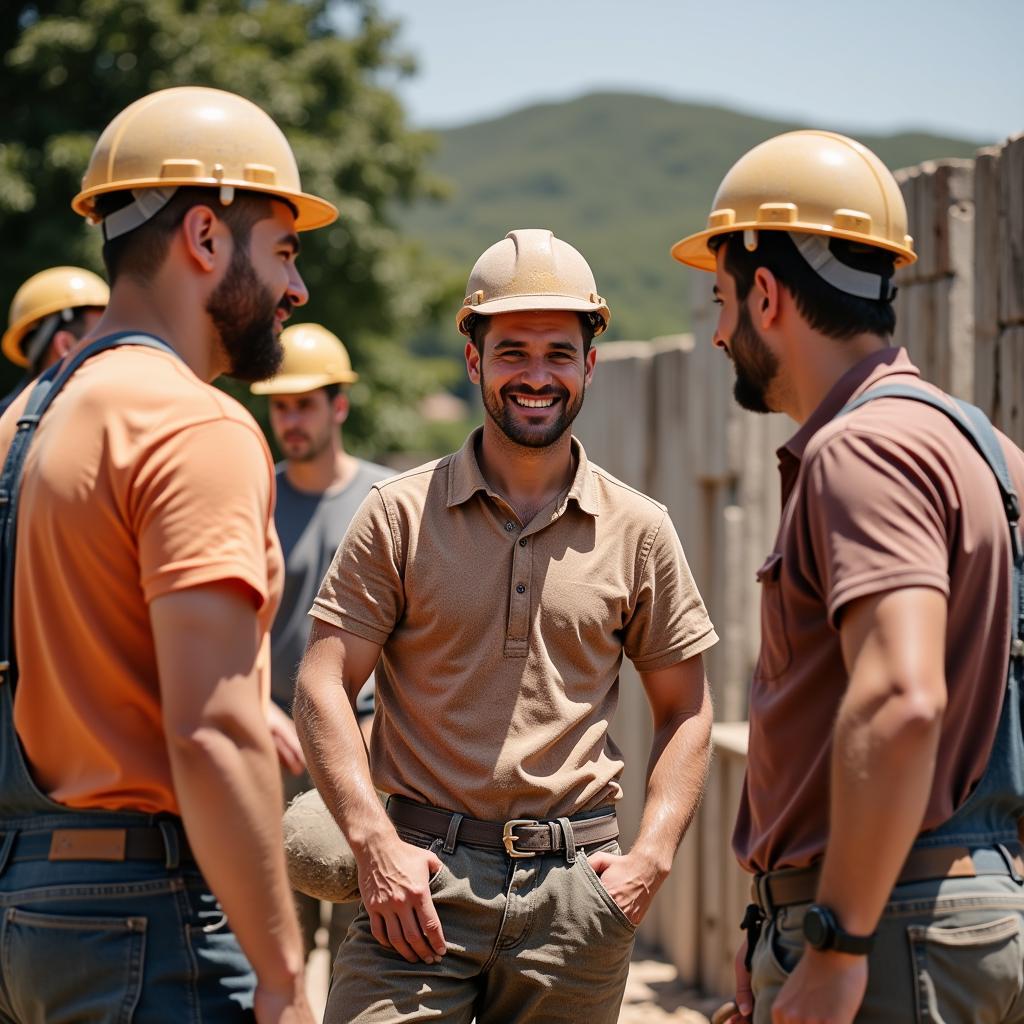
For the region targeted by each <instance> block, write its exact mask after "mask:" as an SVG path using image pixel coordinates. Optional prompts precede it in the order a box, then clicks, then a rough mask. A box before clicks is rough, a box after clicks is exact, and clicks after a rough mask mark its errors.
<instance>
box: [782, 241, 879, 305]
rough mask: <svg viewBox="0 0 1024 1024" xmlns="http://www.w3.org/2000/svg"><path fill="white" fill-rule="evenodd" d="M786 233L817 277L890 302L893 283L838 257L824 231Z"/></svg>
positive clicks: (853, 292)
mask: <svg viewBox="0 0 1024 1024" xmlns="http://www.w3.org/2000/svg"><path fill="white" fill-rule="evenodd" d="M789 237H790V238H792V239H793V244H794V245H795V246H796V247H797V250H798V251H799V253H800V255H801V256H803V258H804V259H805V260H806V261H807V263H808V265H809V266H810V268H811V270H813V271H814V272H815V273H816V274H817V275H818V277H820V278H821V279H822V280H824V281H827V282H828V283H829V284H830V285H832V287H833V288H838V289H839V291H841V292H846V294H847V295H856V296H857V297H858V298H860V299H872V300H873V301H875V302H891V301H892V300H893V299H894V298H895V296H896V286H895V285H894V284H893V283H892V278H891V277H889V276H888V275H886V274H872V273H869V272H868V271H866V270H858V269H857V268H856V267H851V266H850V265H849V264H848V263H843V261H842V260H840V259H838V258H837V257H836V256H835V254H834V253H833V252H832V250H831V248H830V247H829V239H828V237H827V236H826V235H804V234H800V233H798V232H796V231H790V232H789Z"/></svg>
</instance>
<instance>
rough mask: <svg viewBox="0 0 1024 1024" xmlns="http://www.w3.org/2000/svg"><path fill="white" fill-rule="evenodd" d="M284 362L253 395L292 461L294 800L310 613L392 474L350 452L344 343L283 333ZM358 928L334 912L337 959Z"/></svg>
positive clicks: (286, 653)
mask: <svg viewBox="0 0 1024 1024" xmlns="http://www.w3.org/2000/svg"><path fill="white" fill-rule="evenodd" d="M281 346H282V348H283V349H284V359H283V360H282V362H281V367H280V369H279V370H278V372H277V374H276V375H275V376H274V377H272V378H271V379H270V380H266V381H259V382H257V383H255V384H253V385H252V386H251V390H252V392H253V394H255V395H267V396H268V399H269V412H270V428H271V430H272V431H273V433H274V439H275V440H276V441H277V445H278V447H279V448H280V449H281V452H282V454H283V455H284V460H283V461H282V462H280V463H278V465H277V467H276V471H275V476H276V481H277V504H276V505H275V507H274V524H275V526H276V527H277V535H278V537H279V538H280V540H281V547H282V549H283V552H284V593H283V595H282V598H281V606H280V608H278V611H277V616H276V617H275V619H274V625H273V628H272V630H271V634H270V658H271V661H270V664H271V672H270V678H271V682H270V696H271V699H272V700H273V701H274V707H275V708H276V709H278V710H279V711H280V712H281V714H280V716H277V715H275V716H274V717H275V719H276V723H275V725H276V727H275V728H274V729H273V733H274V735H275V737H280V738H279V739H278V747H279V750H278V752H279V755H280V756H281V758H282V762H283V764H284V767H285V768H286V771H285V774H284V776H283V783H284V795H285V799H286V800H290V799H291V798H292V797H294V796H297V795H298V794H299V793H303V792H305V791H306V790H308V789H312V786H313V784H312V782H311V781H310V778H309V775H308V774H307V773H306V771H305V765H306V762H305V759H304V758H303V756H302V748H301V747H300V746H299V742H298V737H297V736H296V734H295V726H294V725H293V724H292V720H291V710H292V700H293V698H294V694H295V673H296V670H297V669H298V667H299V662H300V661H301V660H302V653H303V651H305V649H306V641H307V639H308V638H309V626H310V619H309V615H308V612H309V607H310V605H311V604H312V603H313V599H314V598H315V597H316V595H317V591H318V590H319V589H320V581H321V580H322V579H323V578H324V574H325V573H326V572H327V569H328V568H329V567H330V564H331V559H332V558H334V553H335V551H337V549H338V545H339V544H340V543H341V538H342V537H343V536H344V535H345V530H347V529H348V524H349V522H350V521H351V519H352V516H353V515H354V514H355V511H356V509H357V508H359V506H360V505H361V504H362V502H363V499H364V498H365V497H366V496H367V494H369V492H370V488H371V486H372V485H373V484H375V483H376V482H377V481H378V480H383V479H384V478H385V477H388V476H391V475H392V472H391V470H389V469H386V468H385V467H384V466H377V465H375V464H374V463H372V462H366V461H365V460H363V459H357V458H356V457H355V456H353V455H349V454H348V452H346V451H345V445H344V441H343V439H342V424H344V422H345V420H346V419H347V418H348V412H349V401H348V390H347V389H348V387H349V385H351V384H354V383H355V382H356V381H357V380H358V379H359V374H357V373H354V372H353V370H352V363H351V361H350V360H349V356H348V352H347V350H346V349H345V346H344V345H343V344H342V343H341V340H340V339H339V338H337V337H336V336H335V335H334V334H332V333H331V332H330V331H328V330H327V328H325V327H321V326H320V325H319V324H296V325H295V326H293V327H287V328H285V330H284V331H283V332H282V333H281ZM364 691H366V692H363V693H361V694H360V698H359V701H357V703H356V714H357V717H358V718H359V723H360V728H361V730H362V731H363V734H364V737H365V738H366V739H367V741H368V740H369V732H368V727H369V724H370V722H371V721H372V719H373V685H372V679H371V681H370V682H369V683H368V685H367V687H364ZM295 899H296V907H297V908H298V912H299V923H300V925H301V926H302V933H303V939H304V941H305V945H306V951H307V953H308V952H309V951H310V950H311V949H313V947H314V945H315V935H316V931H317V929H318V928H319V927H320V909H321V908H320V901H319V900H314V899H312V898H310V897H309V896H304V895H303V894H301V893H296V894H295ZM351 919H352V908H351V906H349V905H343V904H335V905H334V906H333V907H332V908H331V923H330V929H329V939H328V948H329V949H330V950H331V951H332V957H333V954H334V953H336V952H337V949H338V946H339V945H340V944H341V940H342V938H344V935H345V931H346V930H347V929H348V926H349V924H350V923H351Z"/></svg>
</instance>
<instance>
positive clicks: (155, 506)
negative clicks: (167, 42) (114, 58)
mask: <svg viewBox="0 0 1024 1024" xmlns="http://www.w3.org/2000/svg"><path fill="white" fill-rule="evenodd" d="M226 138H230V139H231V146H230V147H226V146H225V143H224V140H225V139H226ZM74 206H75V209H76V210H78V211H79V212H81V213H83V214H86V215H88V216H89V217H90V218H91V219H93V220H97V221H100V222H101V223H102V225H103V231H104V239H105V244H104V250H103V255H104V261H105V263H106V265H107V270H108V273H109V277H110V280H111V284H112V292H111V298H110V303H109V306H108V308H107V310H106V312H105V313H104V315H103V317H102V319H101V321H100V323H99V324H98V325H97V327H96V329H95V330H94V331H93V333H92V335H91V336H89V337H87V338H86V339H85V347H84V350H83V351H80V352H79V353H78V354H77V355H76V356H75V357H74V361H73V362H72V363H71V365H70V366H69V364H68V362H67V361H65V363H64V364H61V367H60V374H61V376H60V377H58V378H57V382H56V383H54V384H53V389H54V393H56V392H58V391H59V395H58V397H57V398H56V400H55V401H53V403H52V405H51V406H46V405H45V404H44V405H42V407H41V412H42V413H43V414H44V415H42V418H41V419H40V421H39V425H38V428H37V429H36V430H35V434H34V436H32V430H33V427H32V422H33V421H32V417H31V416H25V415H24V413H25V412H26V411H27V412H28V413H32V412H33V411H34V409H36V408H37V407H39V401H40V396H41V395H42V394H43V391H42V390H40V391H39V392H38V395H35V394H34V395H33V397H31V398H27V399H26V400H24V401H19V402H18V403H17V404H16V406H15V407H14V408H12V409H11V410H10V411H9V413H8V414H7V415H6V416H4V417H3V419H2V420H0V450H3V451H8V449H10V453H11V454H9V455H8V465H7V466H6V467H5V471H4V478H3V484H2V487H3V488H4V489H7V490H8V493H11V494H13V496H14V499H15V502H16V508H17V515H18V520H19V521H18V524H17V526H18V528H17V534H16V545H15V546H14V549H13V550H12V547H11V546H10V545H8V546H6V547H5V548H4V549H3V552H0V557H3V558H4V561H5V564H6V566H7V567H9V566H10V564H11V558H12V556H14V555H16V564H15V572H14V578H13V627H14V631H13V645H12V644H11V643H10V640H9V637H8V635H7V629H6V627H7V626H8V625H9V624H10V620H9V619H7V620H5V621H4V626H5V629H4V632H3V633H2V634H0V639H2V640H3V641H4V650H3V651H2V652H0V658H2V659H4V664H3V665H2V666H0V668H2V669H3V671H4V675H3V682H4V683H6V684H7V685H4V686H0V730H2V732H3V734H4V735H3V737H2V748H3V749H2V753H0V834H2V842H0V901H2V903H3V905H4V907H5V908H6V909H5V922H6V927H8V928H11V929H14V930H15V931H17V932H18V936H17V941H14V942H5V944H4V950H5V952H4V954H3V962H2V966H0V972H2V976H3V978H4V984H3V986H2V987H0V1017H3V1019H5V1020H16V1021H23V1020H28V1019H31V1020H39V1019H47V1020H52V1019H62V1020H71V1019H76V1020H77V1019H82V1018H84V1017H85V1016H86V1015H87V1011H88V1014H89V1015H90V1016H91V1015H93V1014H95V1013H96V1012H97V1008H98V1007H102V1008H103V1012H102V1016H103V1017H104V1019H107V1018H108V1017H109V1018H110V1019H113V1017H114V1016H118V1019H121V1017H124V1019H127V1018H128V1017H131V1019H132V1020H136V1021H138V1020H147V1021H148V1020H171V1019H173V1020H179V1019H184V1018H185V1017H186V1016H187V1017H189V1018H190V1019H191V1018H192V1017H198V1016H202V1017H203V1019H210V1020H217V1021H228V1020H252V1019H253V1015H254V1013H255V1019H256V1020H258V1021H260V1022H261V1024H262V1022H277V1021H281V1022H295V1024H312V1015H311V1013H310V1010H309V1007H308V1005H307V1003H306V999H305V995H304V984H303V950H302V940H301V937H300V934H299V929H298V925H297V921H296V917H295V911H294V908H293V906H292V901H291V893H290V890H289V886H288V882H287V877H286V873H285V866H284V858H283V855H282V853H283V851H282V841H281V832H280V805H281V794H280V777H279V774H278V770H277V764H276V757H275V749H274V743H273V740H272V738H271V735H270V732H269V730H268V728H267V723H266V707H267V701H268V692H269V691H268V687H269V673H268V668H269V660H268V657H267V653H268V644H267V636H268V631H269V627H270V623H271V620H272V618H273V614H274V611H275V609H276V607H277V603H278V600H279V597H280V590H281V573H282V562H281V553H280V546H279V544H278V540H277V535H276V533H275V531H274V525H273V505H274V482H273V465H272V462H271V459H270V454H269V452H268V450H267V446H266V443H265V441H264V439H263V437H262V435H261V433H260V431H259V429H258V427H257V425H256V423H255V422H254V421H253V419H252V417H251V416H250V415H249V414H248V413H247V412H246V411H245V410H244V409H243V408H242V407H241V406H240V405H239V404H238V403H237V402H235V401H234V400H232V399H231V398H229V397H227V396H226V395H224V394H223V393H222V392H220V391H218V390H216V389H215V388H213V387H211V386H210V383H209V382H210V381H211V380H213V378H214V377H216V376H218V375H219V374H221V373H228V374H231V375H233V376H236V377H240V378H242V379H245V380H256V379H260V378H263V377H266V376H270V375H271V374H273V372H274V371H275V370H276V368H277V364H278V362H279V360H280V344H279V342H278V334H279V333H280V330H281V325H282V323H283V322H284V320H285V319H286V318H287V316H288V314H289V312H290V310H291V308H292V307H293V306H296V305H301V304H302V303H304V302H305V301H306V299H307V292H306V289H305V286H304V284H303V283H302V279H301V278H300V276H299V274H298V272H297V270H296V267H295V256H296V254H297V252H298V248H299V242H298V236H297V234H296V233H297V232H298V231H302V230H305V229H309V228H314V227H318V226H320V225H322V224H325V223H329V222H330V221H331V220H333V219H334V217H335V216H336V211H335V210H334V208H333V207H332V206H331V205H330V204H329V203H327V202H326V201H324V200H321V199H317V198H315V197H313V196H308V195H306V194H304V193H303V192H302V191H301V188H300V186H299V179H298V172H297V170H296V167H295V162H294V158H293V156H292V154H291V150H290V148H289V147H288V143H287V141H286V140H285V138H284V136H283V135H282V134H281V132H280V130H279V129H278V128H277V126H276V125H275V124H274V123H273V122H272V121H271V120H270V118H269V117H267V115H266V114H264V113H263V111H261V110H260V109H259V108H257V107H255V106H254V105H253V104H251V103H249V102H248V101H247V100H243V99H242V98H241V97H238V96H234V95H232V94H230V93H223V92H219V91H216V90H212V89H196V88H185V89H168V90H165V91H163V92H158V93H155V94H153V95H151V96H147V97H145V98H144V99H142V100H139V101H138V102H136V103H135V104H132V105H131V106H130V107H128V108H127V109H126V110H125V111H123V112H122V113H121V114H120V115H119V116H118V117H117V118H116V119H115V120H114V121H113V122H112V123H111V125H110V126H109V127H108V128H107V130H106V131H105V132H104V133H103V135H102V136H101V137H100V139H99V142H98V143H97V145H96V149H95V151H94V153H93V157H92V160H91V162H90V165H89V168H88V170H87V171H86V175H85V178H84V181H83V190H82V192H81V193H80V194H79V195H78V197H77V198H76V199H75V202H74ZM86 354H88V358H85V356H86ZM80 359H81V360H83V361H82V362H81V363H80V364H79V363H77V361H78V360H80ZM76 365H78V368H77V369H73V367H74V366H76ZM52 377H53V372H51V373H50V374H48V375H47V376H46V377H44V383H43V385H42V388H45V387H46V381H47V380H51V379H52ZM64 378H66V381H65V379H64ZM61 384H64V386H63V388H61ZM26 407H27V408H26ZM16 428H17V435H18V436H17V437H16V438H15V437H14V435H15V433H16ZM25 435H27V436H28V439H29V441H30V444H31V447H28V448H27V455H26V456H25V457H24V463H23V468H22V472H21V475H20V495H19V493H18V491H17V486H18V481H19V477H18V474H17V473H16V472H14V470H13V469H12V467H14V466H15V461H14V458H15V456H16V455H20V454H21V453H22V452H23V451H24V450H25V445H24V437H25ZM12 438H14V440H13V442H12ZM8 532H12V531H10V528H8ZM8 593H9V592H8ZM4 603H6V604H7V605H8V607H10V604H11V602H10V600H9V598H8V600H7V601H6V602H4ZM7 661H9V662H10V665H9V666H8V664H7V663H6V662H7ZM15 734H16V740H15ZM218 901H219V906H218ZM70 943H73V950H74V955H73V957H71V958H68V957H67V955H66V952H62V950H64V951H66V950H67V948H69V944H70ZM56 956H60V957H61V969H60V970H59V971H54V970H53V969H52V966H51V965H52V964H53V963H54V959H55V957H56ZM250 964H251V966H250Z"/></svg>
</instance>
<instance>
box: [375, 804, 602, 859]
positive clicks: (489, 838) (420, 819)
mask: <svg viewBox="0 0 1024 1024" xmlns="http://www.w3.org/2000/svg"><path fill="white" fill-rule="evenodd" d="M388 817H389V818H390V819H391V820H392V821H393V822H394V823H395V824H396V825H400V826H402V827H404V828H411V829H416V830H417V831H418V832H426V833H427V834H428V835H432V836H435V837H436V838H438V839H444V840H445V841H446V845H447V846H450V847H451V848H452V849H454V847H455V843H456V842H459V843H466V844H467V845H468V846H482V847H484V848H485V849H489V850H504V851H505V852H506V853H507V854H508V855H509V857H511V858H513V859H515V860H518V859H519V858H522V857H536V856H537V854H539V853H558V852H559V851H562V850H565V849H566V843H565V835H564V833H563V830H562V824H561V822H560V821H558V820H557V819H556V820H552V821H544V820H537V819H534V818H513V819H511V820H510V821H505V822H497V821H479V820H477V819H475V818H467V817H465V816H463V815H461V814H454V813H452V812H451V811H444V810H441V808H439V807H429V806H428V805H427V804H418V803H414V802H413V801H411V800H405V799H403V798H402V797H395V796H393V797H391V799H390V800H389V801H388ZM566 820H568V822H569V824H570V826H571V828H572V841H573V845H574V846H576V847H587V846H594V845H596V844H598V843H607V842H610V841H611V840H612V839H617V838H618V835H619V823H618V821H617V820H616V818H615V811H614V810H609V811H608V812H607V813H605V814H599V815H595V816H592V817H576V818H568V819H566Z"/></svg>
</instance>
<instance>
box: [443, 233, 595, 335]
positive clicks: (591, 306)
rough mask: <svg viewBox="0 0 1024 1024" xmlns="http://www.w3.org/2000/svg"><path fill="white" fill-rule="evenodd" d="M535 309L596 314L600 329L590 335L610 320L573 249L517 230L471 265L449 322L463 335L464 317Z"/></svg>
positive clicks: (586, 267) (591, 274)
mask: <svg viewBox="0 0 1024 1024" xmlns="http://www.w3.org/2000/svg"><path fill="white" fill-rule="evenodd" d="M541 309H557V310H568V311H570V312H572V311H575V312H578V313H596V314H597V315H598V317H599V318H600V320H601V323H600V324H598V326H597V329H596V330H595V331H594V334H595V335H598V334H601V333H602V332H603V331H604V330H605V329H606V328H607V327H608V324H609V322H610V321H611V318H612V314H611V310H609V308H608V304H607V303H606V302H605V301H604V299H602V298H601V296H600V295H598V294H597V285H596V284H595V282H594V272H593V271H592V270H591V269H590V264H588V263H587V261H586V260H585V259H584V258H583V256H582V255H581V254H580V253H579V252H577V250H576V249H574V248H573V247H572V246H571V245H569V243H568V242H563V241H562V240H561V239H560V238H555V236H554V235H553V234H552V233H551V232H550V231H547V230H544V229H541V228H520V229H519V230H518V231H510V232H509V233H508V234H507V235H506V236H505V237H504V238H503V239H502V240H501V241H500V242H495V244H494V245H492V246H491V247H490V248H489V249H487V250H486V251H485V252H484V254H483V255H482V256H481V257H480V259H478V260H477V261H476V264H475V266H474V267H473V270H472V271H471V272H470V275H469V283H468V284H467V285H466V297H465V299H464V300H463V304H462V309H460V310H459V315H458V316H457V317H456V320H455V322H456V324H457V325H458V328H459V330H460V331H462V333H463V334H467V335H468V333H469V332H468V331H467V330H466V329H465V326H464V324H465V320H466V317H468V316H469V314H470V313H478V314H479V315H480V316H493V315H494V314H495V313H513V312H520V311H526V310H541Z"/></svg>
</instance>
